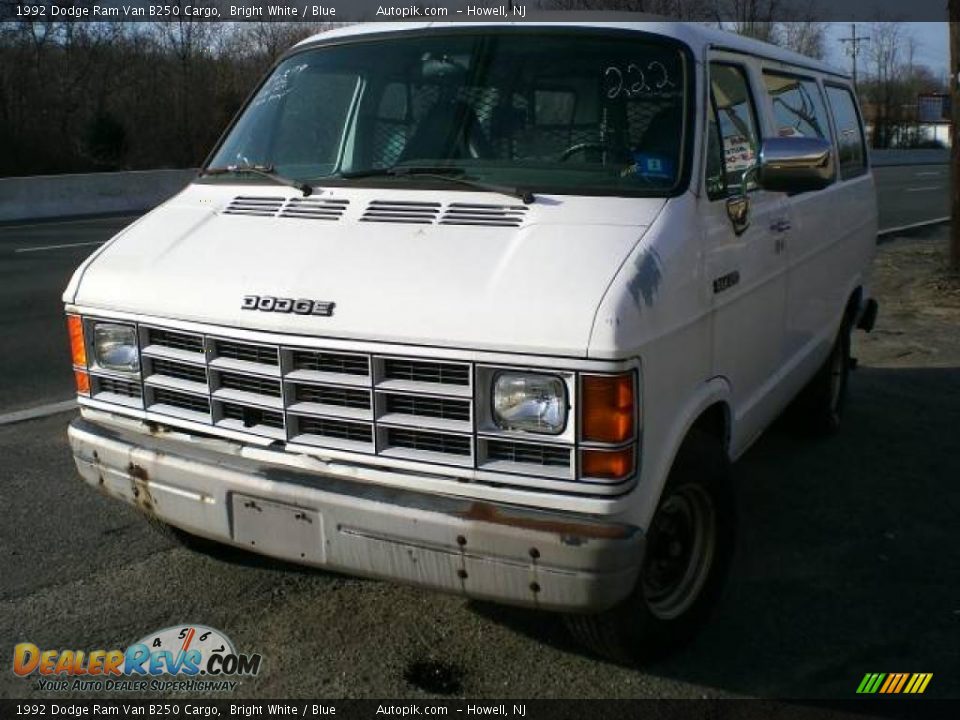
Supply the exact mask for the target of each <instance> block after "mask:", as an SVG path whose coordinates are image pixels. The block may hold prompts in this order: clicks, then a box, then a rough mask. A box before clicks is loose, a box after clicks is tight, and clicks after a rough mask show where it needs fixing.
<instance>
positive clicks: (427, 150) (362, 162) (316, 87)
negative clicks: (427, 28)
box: [209, 32, 689, 195]
mask: <svg viewBox="0 0 960 720" xmlns="http://www.w3.org/2000/svg"><path fill="white" fill-rule="evenodd" d="M688 75H689V70H688V68H687V60H686V55H685V53H684V52H683V50H682V49H681V46H680V45H679V44H678V43H675V42H673V41H668V40H665V39H661V38H652V37H650V36H646V35H641V34H636V33H631V34H610V33H606V34H602V35H600V34H592V33H586V32H577V33H570V32H567V33H558V32H552V33H543V32H539V33H517V32H485V33H483V34H482V35H481V34H476V33H470V34H466V33H455V34H444V35H427V36H423V35H418V36H407V37H403V36H400V37H395V38H390V39H377V40H375V41H364V42H356V43H350V44H343V45H331V46H327V47H319V48H315V49H311V50H306V51H302V52H299V53H296V54H294V55H292V56H291V57H289V58H287V59H286V60H284V61H283V62H282V63H280V64H279V65H278V66H277V68H276V69H275V70H274V71H273V73H272V74H271V76H270V77H269V78H268V79H267V80H266V82H265V83H264V84H263V85H262V87H261V88H260V90H259V91H258V92H257V93H256V95H255V96H254V97H253V99H252V100H251V101H250V103H249V104H248V106H247V107H246V109H245V110H244V112H243V113H242V115H241V116H240V118H239V119H238V121H237V122H236V124H235V125H234V127H233V128H232V129H231V131H230V133H229V134H228V135H227V137H226V139H225V140H224V141H223V143H222V145H221V146H220V148H219V149H218V150H217V152H216V153H215V155H214V156H213V158H212V159H211V161H210V163H209V167H210V168H214V167H221V168H226V167H230V166H250V165H256V166H262V167H268V168H270V169H271V170H272V171H274V172H276V173H278V174H280V175H282V176H285V177H287V178H291V179H293V180H298V181H309V182H314V183H323V184H328V185H337V184H361V183H367V184H374V185H379V186H382V185H384V184H420V185H428V184H430V183H431V182H433V183H436V182H437V175H436V173H440V172H442V173H446V174H454V173H456V174H458V176H459V177H462V178H465V179H469V180H475V181H478V182H485V183H490V184H496V185H500V186H510V187H517V188H524V189H529V190H532V191H541V192H555V193H561V194H562V193H567V194H580V193H584V194H611V195H667V194H672V193H674V192H676V191H677V190H679V189H681V188H680V184H681V181H682V178H683V176H684V173H683V166H684V162H685V152H684V135H685V126H686V124H687V117H688V115H689V114H688V113H687V111H686V103H685V98H686V97H687V86H688ZM401 168H421V169H429V170H431V171H434V174H433V175H432V176H431V175H428V174H427V173H422V174H418V173H414V172H406V173H404V172H399V173H398V172H395V170H397V169H401ZM351 175H353V176H354V177H351ZM236 179H237V178H235V177H234V178H231V180H232V181H236ZM217 180H218V178H216V177H215V178H211V181H214V182H216V181H217ZM244 180H248V181H250V180H252V181H257V178H255V177H250V178H244ZM259 182H263V180H262V179H260V180H259ZM444 187H449V185H445V186H444ZM461 189H462V188H461Z"/></svg>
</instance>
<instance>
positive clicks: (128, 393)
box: [97, 377, 141, 398]
mask: <svg viewBox="0 0 960 720" xmlns="http://www.w3.org/2000/svg"><path fill="white" fill-rule="evenodd" d="M97 392H105V393H112V394H114V395H122V396H123V397H128V398H139V397H140V394H141V393H140V383H132V382H127V381H126V380H117V379H116V378H108V377H98V378H97Z"/></svg>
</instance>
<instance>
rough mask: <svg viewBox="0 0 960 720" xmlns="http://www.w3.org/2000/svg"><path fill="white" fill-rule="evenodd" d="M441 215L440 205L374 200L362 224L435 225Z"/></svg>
mask: <svg viewBox="0 0 960 720" xmlns="http://www.w3.org/2000/svg"><path fill="white" fill-rule="evenodd" d="M439 214H440V203H436V202H410V201H404V200H373V201H372V202H371V203H370V204H369V205H367V209H366V210H365V211H364V213H363V217H361V218H360V220H361V222H388V223H414V224H421V225H431V224H433V223H434V222H435V221H436V219H437V216H438V215H439Z"/></svg>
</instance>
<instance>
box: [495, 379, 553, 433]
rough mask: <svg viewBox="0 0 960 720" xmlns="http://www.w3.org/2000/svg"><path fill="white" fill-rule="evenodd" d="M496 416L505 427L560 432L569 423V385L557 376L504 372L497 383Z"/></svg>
mask: <svg viewBox="0 0 960 720" xmlns="http://www.w3.org/2000/svg"><path fill="white" fill-rule="evenodd" d="M493 419H494V421H495V422H496V423H497V425H498V426H500V427H501V428H502V429H504V430H527V431H529V432H535V433H548V434H550V435H558V434H560V433H561V432H563V428H564V426H565V425H566V424H567V387H566V385H565V384H564V382H563V380H561V379H560V378H558V377H556V376H553V375H521V374H519V373H500V374H499V375H497V378H496V380H495V381H494V384H493Z"/></svg>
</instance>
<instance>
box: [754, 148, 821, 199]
mask: <svg viewBox="0 0 960 720" xmlns="http://www.w3.org/2000/svg"><path fill="white" fill-rule="evenodd" d="M834 175H835V170H834V167H833V145H832V144H831V143H830V141H829V140H823V139H821V138H807V137H778V138H766V139H764V141H763V143H762V144H761V145H760V161H759V163H758V164H757V183H758V184H759V185H760V187H762V188H763V189H764V190H771V191H773V192H786V193H801V192H809V191H810V190H820V189H821V188H825V187H826V186H827V185H829V184H830V183H832V182H833V178H834Z"/></svg>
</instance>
